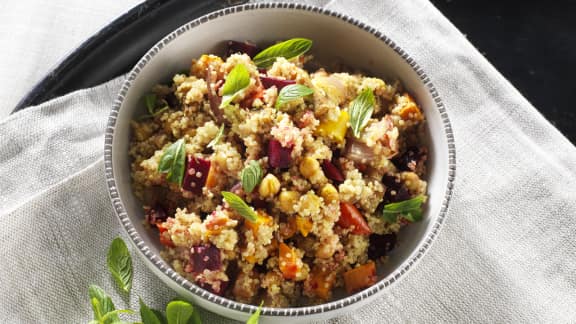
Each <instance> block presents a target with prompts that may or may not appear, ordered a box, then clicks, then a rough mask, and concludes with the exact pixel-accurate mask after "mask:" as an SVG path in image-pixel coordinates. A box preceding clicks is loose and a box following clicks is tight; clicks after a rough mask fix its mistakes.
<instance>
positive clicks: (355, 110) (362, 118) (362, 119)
mask: <svg viewBox="0 0 576 324" xmlns="http://www.w3.org/2000/svg"><path fill="white" fill-rule="evenodd" d="M375 104H376V100H375V99H374V94H373V93H372V90H370V89H364V90H362V92H361V93H360V94H359V95H358V96H357V97H356V99H354V100H353V101H352V103H351V104H350V108H349V110H348V114H349V115H350V127H351V128H352V133H353V134H354V136H355V137H356V138H358V137H360V132H361V131H362V129H363V128H364V127H365V126H366V124H368V121H369V120H370V118H371V117H372V113H373V112H374V105H375Z"/></svg>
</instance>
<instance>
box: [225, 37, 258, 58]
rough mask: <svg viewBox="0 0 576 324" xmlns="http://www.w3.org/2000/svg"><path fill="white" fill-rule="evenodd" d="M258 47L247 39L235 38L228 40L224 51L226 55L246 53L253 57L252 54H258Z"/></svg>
mask: <svg viewBox="0 0 576 324" xmlns="http://www.w3.org/2000/svg"><path fill="white" fill-rule="evenodd" d="M258 52H259V51H258V47H256V44H253V43H250V42H248V41H245V42H238V41H235V40H229V41H228V51H227V52H226V56H230V55H232V54H236V53H244V54H248V56H250V57H254V55H256V54H258Z"/></svg>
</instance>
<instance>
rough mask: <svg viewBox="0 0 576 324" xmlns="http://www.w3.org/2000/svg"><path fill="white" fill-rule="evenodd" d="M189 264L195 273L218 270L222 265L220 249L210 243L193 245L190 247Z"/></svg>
mask: <svg viewBox="0 0 576 324" xmlns="http://www.w3.org/2000/svg"><path fill="white" fill-rule="evenodd" d="M190 265H191V266H192V269H193V270H192V271H193V272H195V273H202V272H204V270H210V271H215V270H219V269H220V268H221V267H222V261H221V260H220V250H218V248H217V247H215V246H214V245H211V244H205V245H198V246H193V247H192V248H191V249H190Z"/></svg>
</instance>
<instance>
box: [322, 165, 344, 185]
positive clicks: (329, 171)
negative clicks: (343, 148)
mask: <svg viewBox="0 0 576 324" xmlns="http://www.w3.org/2000/svg"><path fill="white" fill-rule="evenodd" d="M322 171H324V174H325V175H326V177H327V178H328V179H330V180H332V181H335V182H337V183H341V182H344V175H342V172H340V170H339V169H338V168H337V167H336V166H335V165H334V163H332V162H330V160H324V161H322Z"/></svg>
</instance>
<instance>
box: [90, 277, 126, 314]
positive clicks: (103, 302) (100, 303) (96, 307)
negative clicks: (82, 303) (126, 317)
mask: <svg viewBox="0 0 576 324" xmlns="http://www.w3.org/2000/svg"><path fill="white" fill-rule="evenodd" d="M88 295H89V296H90V303H91V304H92V310H93V311H94V319H95V320H98V321H100V320H101V319H102V317H103V316H104V315H106V314H108V313H110V312H113V311H114V310H116V307H114V303H113V302H112V298H110V296H108V295H107V294H106V292H104V290H103V289H102V288H100V287H98V286H96V285H90V287H88ZM110 320H111V321H112V320H119V318H118V316H115V317H114V316H112V318H111V319H110Z"/></svg>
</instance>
